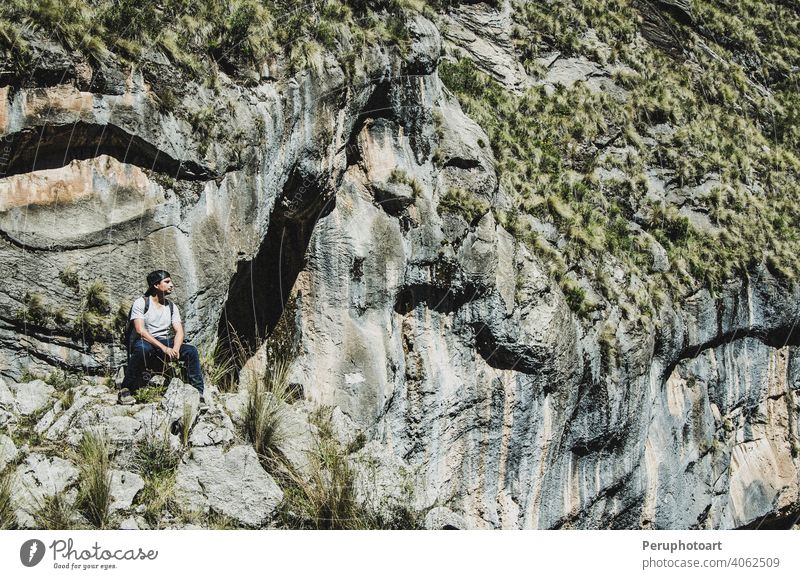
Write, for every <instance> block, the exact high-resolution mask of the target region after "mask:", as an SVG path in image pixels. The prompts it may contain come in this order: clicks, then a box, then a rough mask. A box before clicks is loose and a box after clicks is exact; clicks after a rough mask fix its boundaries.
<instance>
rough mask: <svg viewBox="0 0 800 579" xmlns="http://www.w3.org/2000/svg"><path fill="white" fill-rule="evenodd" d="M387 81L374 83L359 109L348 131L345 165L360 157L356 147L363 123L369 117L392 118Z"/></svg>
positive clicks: (355, 161) (351, 163)
mask: <svg viewBox="0 0 800 579" xmlns="http://www.w3.org/2000/svg"><path fill="white" fill-rule="evenodd" d="M389 90H390V85H389V81H384V82H381V83H378V84H376V85H375V88H374V89H373V90H372V94H371V95H370V97H369V100H367V103H366V104H365V105H364V108H363V109H361V112H360V113H359V115H358V118H357V119H356V121H355V123H353V129H352V130H351V132H350V138H349V139H348V140H347V145H346V147H347V149H346V151H347V165H348V167H349V166H350V165H355V164H356V163H358V161H359V160H360V159H361V151H360V149H359V148H358V135H359V134H361V131H362V129H363V128H364V125H366V123H367V121H369V120H370V119H379V118H383V119H392V118H393V117H394V114H393V110H394V109H393V107H392V103H391V101H390V100H389Z"/></svg>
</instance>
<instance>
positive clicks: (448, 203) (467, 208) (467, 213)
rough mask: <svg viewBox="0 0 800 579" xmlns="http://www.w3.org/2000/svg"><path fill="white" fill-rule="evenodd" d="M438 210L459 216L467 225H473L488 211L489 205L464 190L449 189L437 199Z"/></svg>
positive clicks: (457, 188)
mask: <svg viewBox="0 0 800 579" xmlns="http://www.w3.org/2000/svg"><path fill="white" fill-rule="evenodd" d="M439 209H440V210H441V211H444V212H446V213H455V214H456V215H460V216H461V217H463V218H464V219H465V220H466V221H467V223H474V222H475V220H477V219H478V218H479V217H481V216H482V215H485V214H486V213H487V212H488V211H489V203H488V202H487V201H484V200H483V199H481V198H479V197H478V196H476V195H474V194H473V193H470V192H469V191H467V190H466V189H462V188H461V187H450V188H448V189H447V192H446V193H445V194H444V195H442V197H441V199H439Z"/></svg>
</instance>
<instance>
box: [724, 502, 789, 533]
mask: <svg viewBox="0 0 800 579" xmlns="http://www.w3.org/2000/svg"><path fill="white" fill-rule="evenodd" d="M798 524H800V505H794V507H793V508H791V509H788V510H787V511H784V512H781V513H771V514H769V515H766V516H764V517H762V518H760V519H757V520H755V521H752V522H750V523H748V524H746V525H743V526H741V527H738V528H737V529H743V530H764V531H776V530H790V529H793V528H795V527H796V526H797V525H798Z"/></svg>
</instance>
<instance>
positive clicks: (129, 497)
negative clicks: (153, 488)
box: [111, 469, 144, 528]
mask: <svg viewBox="0 0 800 579" xmlns="http://www.w3.org/2000/svg"><path fill="white" fill-rule="evenodd" d="M143 488H144V479H143V478H142V477H140V476H139V475H138V474H136V473H134V472H126V471H124V470H116V469H114V470H112V471H111V496H112V497H113V500H112V502H111V510H120V509H129V508H131V505H132V504H133V499H134V498H135V497H136V494H137V493H138V492H139V491H140V490H142V489H143ZM120 528H121V527H120Z"/></svg>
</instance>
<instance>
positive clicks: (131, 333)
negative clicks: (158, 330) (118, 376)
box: [122, 295, 175, 358]
mask: <svg viewBox="0 0 800 579" xmlns="http://www.w3.org/2000/svg"><path fill="white" fill-rule="evenodd" d="M143 297H144V312H143V313H144V314H146V313H147V310H148V309H150V300H149V299H148V298H149V297H150V296H148V295H144V296H143ZM164 301H166V302H167V304H166V305H168V306H169V320H170V322H171V321H172V317H173V314H174V312H175V308H174V307H173V305H172V302H171V301H170V300H168V299H166V298H164ZM131 314H133V304H131V309H130V310H129V311H128V321H127V322H126V323H125V330H124V331H123V332H122V343H123V344H125V352H126V358H130V357H131V348H132V347H133V341H134V340H135V339H136V336H137V334H136V331H135V329H134V327H133V321H132V320H131Z"/></svg>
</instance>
